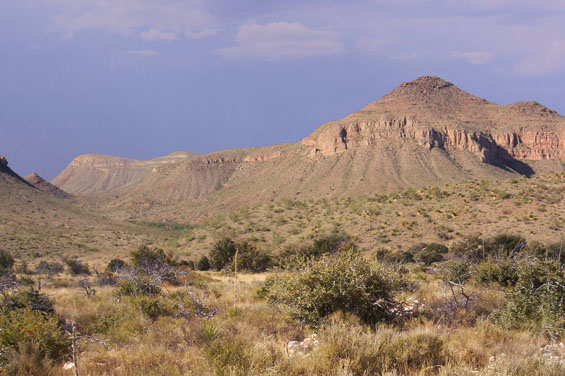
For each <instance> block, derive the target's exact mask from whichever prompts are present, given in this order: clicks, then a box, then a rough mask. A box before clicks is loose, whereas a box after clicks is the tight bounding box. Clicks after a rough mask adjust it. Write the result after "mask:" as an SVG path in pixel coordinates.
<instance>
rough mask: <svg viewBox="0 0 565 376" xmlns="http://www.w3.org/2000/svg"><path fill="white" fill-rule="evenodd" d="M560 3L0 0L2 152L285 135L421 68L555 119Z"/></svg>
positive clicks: (163, 147)
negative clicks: (543, 108) (535, 106)
mask: <svg viewBox="0 0 565 376" xmlns="http://www.w3.org/2000/svg"><path fill="white" fill-rule="evenodd" d="M564 20H565V0H538V1H531V0H527V1H526V0H490V1H489V0H474V1H465V0H347V1H346V0H324V1H322V0H300V1H298V0H284V1H271V0H241V1H234V0H2V1H0V154H3V155H6V156H7V158H8V160H9V161H10V165H11V166H12V168H14V169H15V170H16V171H17V172H18V173H20V174H21V175H26V174H28V173H29V172H32V171H36V172H38V173H39V174H40V175H42V176H44V177H45V178H48V179H51V178H53V177H54V176H55V175H56V174H57V173H58V172H59V171H60V170H62V169H63V168H64V167H65V166H66V164H67V163H69V162H70V161H71V160H72V159H73V158H74V157H75V156H77V155H79V154H83V153H104V154H111V155H120V156H125V157H131V158H137V159H149V158H153V157H156V156H160V155H165V154H168V153H170V152H172V151H175V150H190V151H195V152H201V153H205V152H211V151H215V150H219V149H226V148H235V147H246V146H260V145H267V144H276V143H282V142H294V141H298V140H300V139H301V138H303V137H305V136H306V135H308V134H309V133H310V132H311V131H312V130H313V129H315V127H316V126H318V125H319V124H322V123H324V122H326V121H329V120H334V119H338V118H341V117H343V116H345V115H347V114H349V113H351V112H353V111H355V110H357V109H359V108H360V107H362V106H364V105H365V104H367V103H369V102H372V101H374V100H376V99H378V98H379V97H381V96H382V95H384V94H385V93H386V92H387V91H389V90H391V89H393V88H394V87H396V86H397V85H398V84H400V83H401V82H403V81H408V80H412V79H415V78H417V77H418V76H421V75H425V74H431V75H439V76H441V77H443V78H445V79H447V80H449V81H452V82H454V83H455V84H456V85H457V86H459V87H461V88H462V89H464V90H466V91H469V92H471V93H473V94H475V95H478V96H480V97H483V98H486V99H488V100H492V101H495V102H498V103H501V104H509V103H513V102H515V101H518V100H534V99H535V100H538V101H539V102H541V103H543V104H545V105H547V106H549V107H551V108H553V109H555V110H557V111H559V112H560V113H561V114H565V100H564V99H565V22H564Z"/></svg>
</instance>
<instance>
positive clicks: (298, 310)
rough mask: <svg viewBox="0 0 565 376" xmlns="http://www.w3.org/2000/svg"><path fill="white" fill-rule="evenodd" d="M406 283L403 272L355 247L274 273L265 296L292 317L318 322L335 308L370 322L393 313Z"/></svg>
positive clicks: (316, 323) (311, 322)
mask: <svg viewBox="0 0 565 376" xmlns="http://www.w3.org/2000/svg"><path fill="white" fill-rule="evenodd" d="M405 287H407V284H406V283H405V281H404V280H402V279H401V277H400V275H398V274H397V273H395V272H393V271H392V270H390V269H387V268H385V267H384V266H382V265H381V264H379V263H375V262H368V261H367V260H365V259H364V258H363V257H362V256H361V255H359V254H358V253H356V252H354V251H347V252H343V253H341V252H340V253H338V254H336V255H334V256H331V257H329V256H328V257H324V258H322V259H320V260H317V261H316V260H310V261H308V262H307V263H306V264H305V265H304V266H303V268H301V270H299V271H296V272H292V273H287V274H284V275H281V276H277V277H275V278H274V279H273V280H270V281H268V282H267V284H266V286H265V290H266V296H267V297H268V298H269V300H271V301H272V302H275V303H280V304H282V307H283V309H284V310H285V311H286V313H287V314H288V315H289V316H290V317H291V318H293V319H296V320H299V321H304V322H305V323H307V324H309V325H311V326H317V325H319V324H320V323H321V321H322V320H323V319H324V318H325V317H327V316H328V315H330V314H331V313H333V312H336V311H343V312H349V313H353V314H355V315H357V316H358V317H360V318H361V319H362V320H363V321H365V322H367V323H374V322H378V321H382V320H385V319H388V318H391V317H392V311H393V310H392V309H393V308H394V307H395V306H396V304H395V302H394V300H393V297H394V295H395V293H397V292H399V291H401V290H402V289H403V288H405Z"/></svg>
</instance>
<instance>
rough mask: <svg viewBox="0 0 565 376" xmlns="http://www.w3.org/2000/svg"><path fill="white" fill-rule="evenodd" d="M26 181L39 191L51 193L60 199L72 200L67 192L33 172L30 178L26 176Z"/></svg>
mask: <svg viewBox="0 0 565 376" xmlns="http://www.w3.org/2000/svg"><path fill="white" fill-rule="evenodd" d="M24 179H25V181H27V182H28V183H29V184H31V185H33V186H34V187H35V188H37V189H39V190H40V191H42V192H45V193H49V194H51V195H53V196H55V197H59V198H70V197H72V196H71V195H70V194H68V193H67V192H65V191H63V190H62V189H60V188H59V187H56V186H54V185H53V184H51V183H49V182H48V181H46V180H45V179H43V178H42V177H41V176H39V175H37V174H36V173H35V172H32V173H31V174H29V175H28V176H26V177H25V178H24Z"/></svg>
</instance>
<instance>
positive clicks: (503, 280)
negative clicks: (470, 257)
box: [476, 256, 518, 286]
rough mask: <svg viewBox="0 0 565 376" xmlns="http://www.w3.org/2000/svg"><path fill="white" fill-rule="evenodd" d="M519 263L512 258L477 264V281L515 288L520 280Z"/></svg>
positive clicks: (489, 258)
mask: <svg viewBox="0 0 565 376" xmlns="http://www.w3.org/2000/svg"><path fill="white" fill-rule="evenodd" d="M517 268H518V262H517V261H516V260H513V259H510V258H506V257H503V258H499V259H493V258H492V257H490V256H489V257H488V258H487V259H486V260H483V261H481V262H480V263H478V264H477V266H476V270H477V280H478V281H479V282H481V283H491V282H496V283H499V284H501V285H502V286H513V285H515V284H516V281H517V280H518V270H517Z"/></svg>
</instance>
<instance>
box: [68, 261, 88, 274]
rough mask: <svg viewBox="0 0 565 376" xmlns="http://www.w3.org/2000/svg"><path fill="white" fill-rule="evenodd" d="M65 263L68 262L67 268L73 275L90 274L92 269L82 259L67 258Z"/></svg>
mask: <svg viewBox="0 0 565 376" xmlns="http://www.w3.org/2000/svg"><path fill="white" fill-rule="evenodd" d="M65 264H67V270H68V272H69V273H70V274H71V275H80V274H87V275H90V269H89V268H88V265H87V264H85V263H83V262H82V261H79V260H75V259H67V260H65Z"/></svg>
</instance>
